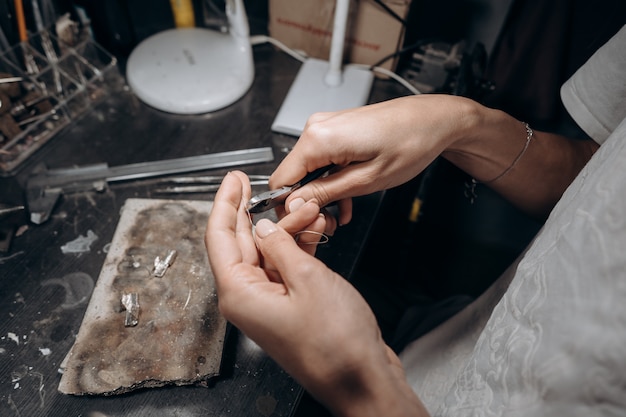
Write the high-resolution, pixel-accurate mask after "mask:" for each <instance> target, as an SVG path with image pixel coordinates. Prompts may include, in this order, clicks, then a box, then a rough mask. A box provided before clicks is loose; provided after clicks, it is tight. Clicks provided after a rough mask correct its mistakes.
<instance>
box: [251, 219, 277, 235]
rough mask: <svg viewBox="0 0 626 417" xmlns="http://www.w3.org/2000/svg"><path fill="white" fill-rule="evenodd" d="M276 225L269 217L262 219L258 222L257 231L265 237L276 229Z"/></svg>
mask: <svg viewBox="0 0 626 417" xmlns="http://www.w3.org/2000/svg"><path fill="white" fill-rule="evenodd" d="M276 230H277V229H276V225H275V224H274V223H273V222H272V221H271V220H269V219H261V220H259V221H258V222H257V224H256V228H255V233H256V235H257V236H258V237H260V238H264V237H267V236H269V235H270V234H272V233H274V232H275V231H276Z"/></svg>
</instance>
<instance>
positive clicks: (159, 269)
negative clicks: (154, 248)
mask: <svg viewBox="0 0 626 417" xmlns="http://www.w3.org/2000/svg"><path fill="white" fill-rule="evenodd" d="M177 255H178V252H176V251H175V250H173V249H172V250H170V251H169V252H168V253H167V256H166V257H165V259H163V260H161V258H160V257H158V256H157V257H156V258H154V269H152V275H154V276H155V277H157V278H162V277H163V275H165V272H166V271H167V268H169V267H170V266H172V264H173V263H174V261H175V260H176V256H177Z"/></svg>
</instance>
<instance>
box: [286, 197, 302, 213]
mask: <svg viewBox="0 0 626 417" xmlns="http://www.w3.org/2000/svg"><path fill="white" fill-rule="evenodd" d="M304 203H305V201H304V198H300V197H298V198H294V199H293V200H292V201H291V203H289V212H290V213H293V212H294V211H296V210H298V209H299V208H300V207H302V206H303V205H304Z"/></svg>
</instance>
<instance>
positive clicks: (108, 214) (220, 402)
mask: <svg viewBox="0 0 626 417" xmlns="http://www.w3.org/2000/svg"><path fill="white" fill-rule="evenodd" d="M254 59H255V71H256V74H255V80H254V83H253V86H252V88H251V90H250V91H249V92H248V93H247V94H246V95H245V96H244V97H243V98H242V99H241V100H239V101H238V102H237V103H235V104H234V105H232V106H230V107H227V108H225V109H223V110H220V111H217V112H215V113H211V114H205V115H197V116H181V115H172V114H166V113H162V112H159V111H157V110H154V109H152V108H149V107H148V106H146V105H144V104H143V103H141V102H140V101H138V100H137V99H136V98H135V97H134V96H133V95H132V94H131V92H130V91H128V89H127V88H122V89H119V90H117V91H112V92H111V94H109V95H108V97H107V98H106V99H105V101H103V102H100V103H98V104H97V105H94V107H93V108H92V109H90V110H89V111H88V112H87V114H86V115H85V116H83V117H82V118H81V119H79V120H77V121H76V122H74V123H73V124H72V125H71V126H69V127H67V128H66V129H65V130H64V131H62V132H61V133H60V134H59V135H58V136H57V137H55V138H54V139H53V140H52V141H51V142H49V143H48V144H46V146H45V147H43V148H42V149H41V150H39V151H38V152H37V153H36V154H35V155H33V156H32V157H31V158H30V159H29V160H28V162H27V163H26V164H25V166H24V167H22V168H21V169H20V171H19V172H18V173H17V174H16V175H14V176H12V177H7V178H0V203H8V204H24V194H23V185H24V183H25V180H26V178H27V177H28V175H29V174H30V173H31V171H32V170H33V169H34V168H35V167H36V165H37V164H39V163H44V164H46V166H47V167H48V168H62V167H68V166H75V165H76V166H79V165H87V164H94V163H100V162H107V163H108V164H109V166H117V165H123V164H129V163H136V162H144V161H154V160H160V159H172V158H180V157H187V156H193V155H198V154H207V153H214V152H222V151H230V150H237V149H247V148H256V147H263V146H272V147H273V149H274V155H275V160H274V161H273V162H272V163H266V164H256V165H248V166H245V167H242V168H243V169H244V171H246V172H247V173H249V174H269V173H271V171H272V170H273V168H274V167H275V166H276V165H277V164H278V162H279V161H280V159H281V158H282V157H283V156H284V155H285V152H286V151H287V150H288V149H289V147H290V146H292V145H293V143H294V142H295V138H292V137H289V136H285V135H281V134H277V133H274V132H272V131H271V129H270V126H271V123H272V121H273V118H274V116H275V115H276V113H277V111H278V109H279V107H280V105H281V103H282V100H283V99H284V97H285V95H286V93H287V91H288V89H289V86H290V84H291V81H292V80H293V78H294V77H295V75H296V73H297V70H298V68H299V65H300V64H299V62H298V61H296V60H294V59H293V58H291V57H289V56H288V55H286V54H284V53H282V52H280V51H278V50H276V49H275V48H273V47H271V46H269V45H259V46H255V47H254ZM401 94H404V91H403V88H401V87H400V86H398V85H397V84H396V83H395V82H393V81H388V80H376V81H375V83H374V88H373V90H372V94H371V97H370V102H375V101H381V100H384V99H387V98H390V97H394V96H398V95H401ZM231 169H232V168H231ZM227 171H228V170H226V169H220V170H212V171H207V172H202V173H200V174H209V173H210V174H215V175H223V174H224V173H225V172H227ZM155 187H156V184H155V180H137V181H129V182H122V183H114V184H111V185H110V187H108V188H107V189H106V190H105V191H104V192H82V193H77V194H67V195H64V196H63V197H62V199H61V201H60V202H59V203H58V204H57V206H56V208H55V210H54V212H53V213H52V217H51V218H50V220H48V221H47V222H45V223H44V224H41V225H34V224H28V222H27V220H26V214H25V213H23V214H22V215H20V216H21V217H20V216H18V219H17V220H15V219H14V220H15V221H16V224H17V225H26V224H27V225H28V227H27V228H26V230H22V231H21V233H20V234H19V235H18V236H16V237H15V238H14V239H13V241H12V243H11V248H10V251H9V252H7V253H0V415H2V416H18V417H19V416H22V417H26V416H28V417H36V416H57V415H63V416H89V417H100V416H108V417H113V416H124V417H131V416H153V415H160V416H290V415H292V413H293V412H294V409H295V407H296V406H297V403H298V400H299V398H300V396H301V394H302V389H301V387H300V386H299V385H298V384H297V383H296V382H295V381H294V380H293V379H292V378H291V377H290V376H289V375H287V374H286V373H285V372H284V371H283V370H282V369H281V368H280V367H279V366H278V365H277V364H276V363H275V362H274V361H273V360H272V359H271V358H269V357H268V356H267V355H266V354H265V353H264V352H263V351H261V350H260V349H259V348H258V347H257V346H256V345H255V344H254V343H253V342H251V341H250V340H249V339H247V338H246V337H245V335H243V334H241V333H240V332H239V331H238V330H237V329H234V328H233V329H232V331H230V332H229V335H228V338H227V340H226V343H225V351H224V356H223V366H222V372H221V375H220V376H219V377H217V378H215V379H214V380H212V381H211V383H210V386H209V387H194V386H186V387H165V388H154V389H144V390H138V391H134V392H131V393H128V394H124V395H119V396H112V397H98V396H83V397H76V396H68V395H63V394H60V393H58V392H57V386H58V383H59V380H60V374H59V372H58V369H59V365H60V363H61V361H62V360H63V358H64V356H65V355H66V353H67V352H68V350H69V349H70V347H71V346H72V344H73V341H74V338H75V336H76V334H77V332H78V329H79V327H80V324H81V320H82V317H83V314H84V312H85V309H86V307H87V304H88V301H89V297H90V294H91V290H92V289H93V285H95V280H96V279H97V278H98V275H99V272H100V269H101V267H102V264H103V262H104V259H105V257H106V253H105V246H106V244H107V243H110V242H111V239H112V237H113V233H114V231H115V228H116V226H117V223H118V220H119V215H120V209H121V207H122V206H123V204H124V202H125V200H126V199H127V198H131V197H133V198H134V197H139V198H164V196H163V195H160V194H159V195H157V194H155V193H154V189H155ZM381 196H382V194H376V195H372V196H367V197H363V198H359V199H356V201H355V208H354V211H355V217H354V220H353V221H352V223H351V224H350V225H348V226H345V227H343V228H342V229H341V230H340V231H339V232H338V233H337V234H336V235H335V236H334V237H332V238H331V240H330V242H329V243H328V244H326V245H323V246H321V247H320V250H319V252H318V256H319V257H320V258H321V259H323V260H324V261H325V262H326V263H327V264H328V265H329V266H330V267H331V268H333V269H334V270H336V271H337V272H338V273H340V274H342V275H343V276H345V277H347V278H349V277H350V275H351V273H352V271H353V268H354V267H355V265H356V262H357V259H358V255H359V253H360V251H361V249H362V246H363V243H364V240H365V239H366V237H367V234H368V232H369V230H370V226H371V223H372V219H373V218H374V217H375V214H376V211H377V209H378V207H379V203H380V200H381ZM166 198H182V199H200V200H204V199H211V198H212V194H209V193H206V194H192V195H189V194H186V195H174V196H166ZM89 231H91V232H93V233H94V234H95V235H96V236H97V240H96V241H95V242H94V243H93V244H92V245H91V247H90V250H89V251H87V252H84V253H80V254H64V253H63V252H62V251H61V249H60V248H61V246H63V245H64V244H66V243H67V242H70V241H73V240H74V239H76V238H77V237H79V236H84V235H86V234H87V233H88V232H89ZM77 277H78V278H77ZM147 342H149V341H147Z"/></svg>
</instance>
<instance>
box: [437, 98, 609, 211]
mask: <svg viewBox="0 0 626 417" xmlns="http://www.w3.org/2000/svg"><path fill="white" fill-rule="evenodd" d="M464 111H465V112H466V114H465V115H464V117H463V120H464V121H465V125H464V129H463V131H462V132H463V134H462V135H460V136H459V137H458V138H456V139H455V140H454V141H453V142H452V143H451V144H450V145H449V146H447V148H446V149H445V151H444V152H443V153H442V156H443V157H445V158H446V159H448V160H449V161H450V162H452V163H453V164H455V165H456V166H458V167H459V168H460V169H462V170H463V171H465V172H467V173H468V174H469V175H471V176H472V177H473V178H474V179H475V180H476V181H478V182H484V183H485V184H486V185H488V186H489V187H491V188H493V189H494V190H495V191H496V192H498V193H500V194H501V195H502V196H503V197H505V198H506V199H507V200H509V201H510V202H512V203H513V204H514V205H516V206H517V207H519V208H520V209H522V210H524V211H525V212H527V213H529V214H531V215H534V216H536V217H544V216H546V215H547V214H548V213H549V212H550V210H551V209H552V207H553V206H554V204H556V202H557V201H558V200H559V198H560V197H561V195H562V194H563V192H564V191H565V189H566V188H567V187H568V186H569V184H570V183H571V182H572V180H573V179H574V178H575V177H576V175H578V173H579V172H580V170H581V169H582V167H583V166H584V165H585V164H586V163H587V161H588V160H589V158H591V156H592V155H593V153H594V152H595V150H596V149H597V148H598V145H597V144H596V143H595V142H593V141H580V140H572V139H568V138H565V137H563V136H559V135H555V134H550V133H546V132H538V131H536V130H535V131H533V133H532V137H530V138H529V137H528V132H527V130H526V128H525V126H524V124H523V123H521V122H520V121H518V120H516V119H515V118H513V117H511V116H509V115H507V114H506V113H504V112H502V111H499V110H494V109H489V108H486V107H484V106H481V105H479V104H478V103H474V102H471V101H469V100H468V102H467V103H466V106H465V110H464ZM527 139H529V142H528V145H526V142H527ZM518 158H519V159H518ZM503 173H504V175H502V174H503Z"/></svg>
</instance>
